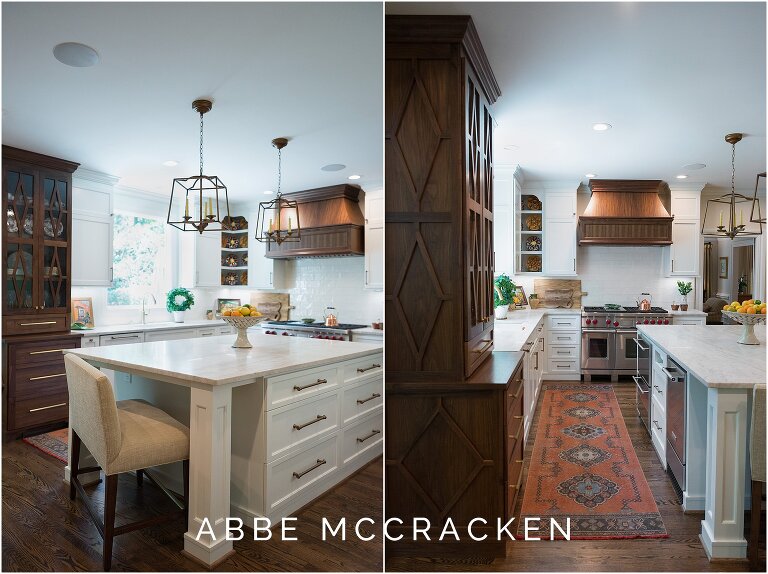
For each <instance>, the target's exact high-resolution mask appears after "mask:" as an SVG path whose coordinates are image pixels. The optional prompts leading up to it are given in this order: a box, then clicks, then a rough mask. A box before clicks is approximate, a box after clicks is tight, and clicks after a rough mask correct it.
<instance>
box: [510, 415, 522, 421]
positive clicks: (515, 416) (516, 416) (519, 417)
mask: <svg viewBox="0 0 768 574" xmlns="http://www.w3.org/2000/svg"><path fill="white" fill-rule="evenodd" d="M512 418H513V419H518V420H519V419H521V418H523V415H514V416H513V417H512Z"/></svg>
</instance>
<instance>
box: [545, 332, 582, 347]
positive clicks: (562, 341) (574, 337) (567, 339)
mask: <svg viewBox="0 0 768 574" xmlns="http://www.w3.org/2000/svg"><path fill="white" fill-rule="evenodd" d="M547 343H549V347H550V348H552V347H554V346H556V345H563V346H572V345H575V346H578V345H581V333H580V332H578V331H573V332H567V331H555V332H553V333H550V334H549V335H547Z"/></svg>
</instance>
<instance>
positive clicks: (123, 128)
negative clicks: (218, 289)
mask: <svg viewBox="0 0 768 574" xmlns="http://www.w3.org/2000/svg"><path fill="white" fill-rule="evenodd" d="M2 15H3V18H2V24H3V26H2V50H3V52H2V57H3V58H2V63H3V71H2V108H3V117H2V120H3V125H2V130H3V143H4V144H8V145H12V146H16V147H20V148H24V149H29V150H33V151H36V152H40V153H45V154H50V155H54V156H58V157H62V158H64V159H68V160H72V161H77V162H80V163H81V164H82V165H83V166H84V167H88V168H90V169H94V170H97V171H102V172H106V173H109V174H112V175H116V176H119V177H120V178H121V181H120V183H121V184H123V185H126V186H131V187H136V188H140V189H144V190H147V191H153V192H159V193H164V194H166V195H167V194H168V193H169V192H170V188H171V181H172V179H173V178H174V177H182V176H190V175H195V174H196V173H198V163H199V159H198V146H199V142H198V138H199V134H198V131H199V119H198V115H197V113H196V112H195V111H194V110H193V109H192V107H191V104H192V100H194V99H197V98H200V97H210V98H212V99H213V100H214V106H213V110H212V111H211V112H210V113H208V114H206V116H205V172H206V174H209V175H218V176H219V177H220V178H221V179H222V180H223V181H224V183H225V184H226V185H227V187H228V188H229V196H230V199H231V200H235V201H238V200H239V201H249V202H250V201H261V200H263V198H264V195H263V192H264V190H274V189H275V188H276V186H277V152H276V150H275V149H274V148H272V146H271V143H270V142H271V140H272V139H273V138H275V137H280V136H285V137H288V138H290V139H291V141H290V143H289V145H288V147H287V148H285V149H284V150H283V190H284V191H286V192H290V191H298V190H302V189H307V188H313V187H320V186H325V185H333V184H336V183H344V182H347V176H349V175H351V174H360V175H362V176H363V177H362V178H361V179H360V180H358V181H357V182H354V183H358V184H360V185H361V186H362V187H363V188H364V189H365V188H368V189H370V188H375V187H380V186H381V185H382V182H383V166H382V156H383V130H382V117H381V114H382V111H381V110H382V58H383V55H382V51H383V47H382V7H381V4H376V3H355V4H349V3H327V4H322V3H258V4H256V3H218V2H217V3H152V2H149V3H141V4H139V3H111V2H110V3H58V2H55V3H35V2H31V3H7V2H4V3H3V6H2ZM60 42H81V43H84V44H87V45H89V46H92V47H93V48H95V49H96V50H97V51H98V52H99V54H100V56H101V63H100V64H99V65H97V66H95V67H92V68H71V67H67V66H64V65H62V64H60V63H59V62H58V61H56V60H55V59H54V57H53V54H52V49H53V47H54V46H55V45H56V44H58V43H60ZM166 160H177V161H178V162H179V165H178V166H176V167H165V166H163V165H162V162H164V161H166ZM331 163H341V164H345V165H347V166H348V167H347V169H345V170H344V171H340V172H335V173H328V172H324V171H321V170H320V168H321V167H322V166H324V165H327V164H331ZM350 183H351V182H350Z"/></svg>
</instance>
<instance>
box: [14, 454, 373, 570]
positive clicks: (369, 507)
mask: <svg viewBox="0 0 768 574" xmlns="http://www.w3.org/2000/svg"><path fill="white" fill-rule="evenodd" d="M62 474H63V464H62V463H61V462H59V461H57V460H55V459H53V458H51V457H49V456H48V455H45V454H43V453H41V452H40V451H38V450H37V449H35V448H33V447H31V446H29V445H27V444H26V443H24V442H22V441H14V442H11V443H5V444H3V472H2V484H3V489H2V508H3V517H2V526H3V533H2V569H3V571H6V572H7V571H33V572H34V571H38V572H39V571H99V570H101V538H100V537H99V534H98V531H97V530H96V527H95V526H94V525H93V523H92V522H91V521H90V519H89V517H88V515H87V512H86V510H85V507H84V505H83V504H82V503H81V502H80V501H76V502H74V503H73V502H71V501H70V500H69V496H68V492H69V490H68V488H67V487H66V485H65V484H64V482H63V480H62ZM89 491H90V492H91V493H92V494H93V493H94V492H95V499H94V500H95V501H98V507H99V508H100V509H101V508H102V506H101V501H102V500H103V485H99V486H97V487H92V488H90V489H89ZM118 497H119V498H118V524H121V523H123V522H129V521H134V520H136V519H138V518H140V517H146V516H147V514H146V508H152V509H153V510H154V511H156V512H158V513H163V512H167V511H169V510H172V509H173V506H172V503H171V502H170V501H169V500H167V499H166V498H165V496H164V495H163V494H162V493H161V492H160V491H159V490H158V489H157V488H155V487H154V486H153V485H152V484H151V483H149V482H148V481H145V485H144V487H143V488H142V489H137V488H136V483H135V479H134V478H133V477H131V476H129V475H125V476H121V478H120V485H119V487H118ZM381 501H382V459H381V458H378V459H376V460H374V461H373V462H371V463H370V464H369V465H367V466H366V467H365V468H363V469H362V470H361V471H360V472H358V473H357V474H355V475H353V476H352V477H350V478H349V479H348V480H347V481H345V482H344V483H342V484H340V485H338V486H337V487H336V488H334V489H333V490H332V491H330V492H328V493H327V494H326V495H324V496H323V497H321V498H319V499H318V500H316V501H314V502H313V503H312V504H310V505H309V506H307V507H305V508H304V509H303V510H302V511H300V512H298V513H296V515H295V516H296V517H297V518H298V522H297V523H296V524H294V526H297V527H298V529H297V531H296V533H295V534H296V536H297V537H298V539H299V540H298V541H297V542H288V541H286V542H282V541H280V540H271V541H267V542H255V541H254V540H253V536H252V534H251V533H250V532H248V531H246V536H245V539H244V540H243V541H239V542H235V543H234V544H235V550H236V551H237V554H235V555H234V556H232V557H231V558H229V559H227V560H226V561H224V562H223V563H221V564H220V565H219V566H218V567H217V568H216V570H217V571H220V572H230V571H240V572H249V571H253V572H259V571H283V572H284V571H294V572H296V571H374V572H375V571H379V572H380V571H381V570H382V564H383V553H382V552H383V551H382V538H381V520H382V502H381ZM364 516H367V517H371V518H373V519H374V520H375V521H376V526H375V528H372V529H371V531H370V532H369V534H371V533H373V534H376V538H375V539H374V540H372V541H370V542H362V541H360V540H358V539H357V538H356V537H354V536H351V537H350V536H348V537H347V541H346V542H341V541H340V540H338V541H336V540H331V539H329V540H328V541H325V542H324V541H323V540H322V538H321V520H322V517H326V518H327V519H328V520H329V521H331V522H332V523H333V524H335V523H336V521H337V520H338V519H339V518H341V517H346V519H347V524H348V525H350V524H351V525H352V526H354V522H355V521H356V520H357V519H358V518H362V517H364ZM347 528H348V531H350V530H351V527H350V526H348V527H347ZM275 532H276V533H279V529H276V530H275ZM183 533H184V523H183V521H182V520H178V521H175V522H170V523H167V524H164V525H161V526H156V527H151V528H147V529H144V530H139V531H136V532H132V533H129V534H124V535H122V536H118V537H117V538H115V544H114V554H113V556H114V558H113V562H112V570H113V571H160V572H167V571H182V572H188V571H202V570H204V568H203V567H202V566H201V565H200V564H199V563H197V562H195V561H194V560H190V559H188V558H185V557H184V556H183V555H182V554H180V552H181V549H182V546H183V543H182V535H183Z"/></svg>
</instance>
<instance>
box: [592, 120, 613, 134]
mask: <svg viewBox="0 0 768 574" xmlns="http://www.w3.org/2000/svg"><path fill="white" fill-rule="evenodd" d="M612 127H613V126H612V125H611V124H606V123H605V122H598V123H596V124H592V129H593V130H595V131H596V132H604V131H607V130H609V129H611V128H612Z"/></svg>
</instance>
